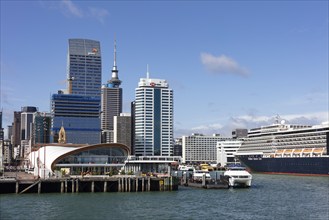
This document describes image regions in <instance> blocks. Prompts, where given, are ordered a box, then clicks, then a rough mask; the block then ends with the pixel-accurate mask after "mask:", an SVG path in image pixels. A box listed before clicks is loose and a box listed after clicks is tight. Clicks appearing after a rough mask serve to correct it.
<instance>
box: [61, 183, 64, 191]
mask: <svg viewBox="0 0 329 220" xmlns="http://www.w3.org/2000/svg"><path fill="white" fill-rule="evenodd" d="M63 192H64V181H61V193H63Z"/></svg>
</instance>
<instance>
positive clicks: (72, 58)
mask: <svg viewBox="0 0 329 220" xmlns="http://www.w3.org/2000/svg"><path fill="white" fill-rule="evenodd" d="M67 79H68V90H69V91H68V93H69V94H76V95H82V96H92V97H100V95H101V82H102V60H101V48H100V42H99V41H95V40H88V39H69V48H68V55H67ZM70 90H71V91H70Z"/></svg>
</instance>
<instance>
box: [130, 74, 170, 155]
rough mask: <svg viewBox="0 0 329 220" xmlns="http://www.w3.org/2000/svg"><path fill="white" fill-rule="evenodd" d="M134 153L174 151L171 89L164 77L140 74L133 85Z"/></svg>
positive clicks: (146, 153) (161, 153) (149, 153)
mask: <svg viewBox="0 0 329 220" xmlns="http://www.w3.org/2000/svg"><path fill="white" fill-rule="evenodd" d="M134 109H135V112H134V127H135V134H134V137H135V143H134V150H135V155H136V156H158V155H159V156H172V155H173V144H174V139H173V90H172V89H170V88H169V85H168V83H167V81H166V80H164V79H151V78H149V73H148V71H147V78H141V79H140V81H139V83H138V88H136V89H135V105H134Z"/></svg>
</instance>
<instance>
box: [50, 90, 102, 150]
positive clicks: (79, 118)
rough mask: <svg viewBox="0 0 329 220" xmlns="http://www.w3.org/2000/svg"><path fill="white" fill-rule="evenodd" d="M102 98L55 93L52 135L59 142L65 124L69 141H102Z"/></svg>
mask: <svg viewBox="0 0 329 220" xmlns="http://www.w3.org/2000/svg"><path fill="white" fill-rule="evenodd" d="M99 111H100V98H99V97H91V96H81V95H73V94H53V95H52V98H51V116H52V128H51V130H52V135H53V140H52V141H53V142H57V140H58V134H59V131H60V129H61V127H62V126H63V127H64V128H65V131H66V136H67V140H66V141H67V143H74V144H86V143H88V144H97V143H100V135H101V130H100V117H99Z"/></svg>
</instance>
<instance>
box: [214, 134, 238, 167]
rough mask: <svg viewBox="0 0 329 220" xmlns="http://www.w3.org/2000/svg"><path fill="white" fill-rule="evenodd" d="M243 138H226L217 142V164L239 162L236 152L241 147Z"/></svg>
mask: <svg viewBox="0 0 329 220" xmlns="http://www.w3.org/2000/svg"><path fill="white" fill-rule="evenodd" d="M242 143H243V140H236V139H234V138H232V139H226V140H221V141H218V142H217V146H216V148H217V164H220V165H221V166H222V167H224V166H227V165H230V164H234V163H236V162H237V159H236V158H235V153H236V152H237V151H238V149H239V148H240V147H241V145H242Z"/></svg>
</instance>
